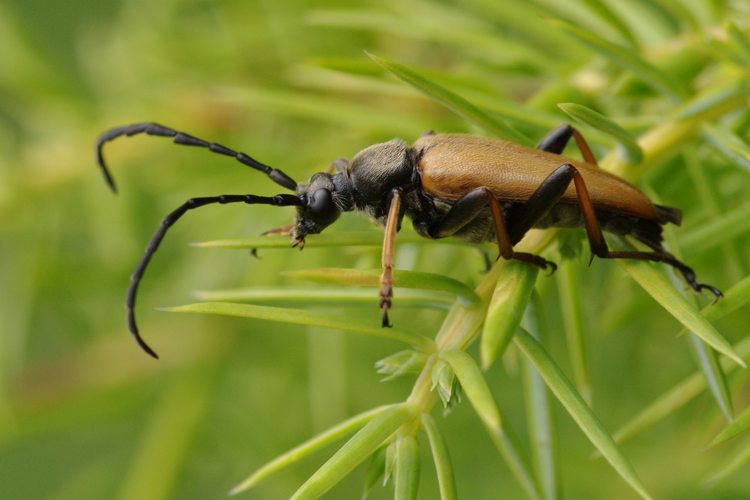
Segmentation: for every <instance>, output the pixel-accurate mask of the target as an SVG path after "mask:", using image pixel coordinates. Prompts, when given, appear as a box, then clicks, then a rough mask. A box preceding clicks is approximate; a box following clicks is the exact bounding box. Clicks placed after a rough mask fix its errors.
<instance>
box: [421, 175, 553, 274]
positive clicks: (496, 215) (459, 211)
mask: <svg viewBox="0 0 750 500" xmlns="http://www.w3.org/2000/svg"><path fill="white" fill-rule="evenodd" d="M487 205H489V207H490V211H491V212H492V218H493V221H494V225H495V235H496V236H495V238H496V240H497V246H498V249H499V251H500V256H502V257H503V258H505V259H515V260H521V261H523V262H527V263H529V264H533V265H535V266H538V267H541V268H542V269H546V268H548V267H549V268H551V269H552V270H553V271H554V270H555V269H556V268H557V266H556V265H555V264H554V263H553V262H550V261H548V260H546V259H544V258H542V257H540V256H538V255H534V254H530V253H526V252H516V251H515V250H513V245H514V243H515V242H513V241H511V238H510V235H509V234H508V231H507V228H506V224H505V219H504V218H503V213H502V210H501V208H500V202H499V201H498V200H497V197H496V196H495V195H494V193H493V192H492V191H491V190H490V189H489V188H486V187H479V188H476V189H473V190H471V191H469V192H468V193H466V194H465V195H464V196H462V197H461V198H459V199H458V201H456V203H454V204H453V206H452V207H451V208H450V210H449V211H448V212H447V213H446V214H445V215H444V216H443V218H442V219H440V220H439V221H438V222H437V223H435V224H433V225H432V226H430V228H429V230H428V231H429V234H430V236H431V237H432V238H446V237H448V236H453V235H454V234H456V233H457V232H458V231H459V230H461V229H462V228H463V227H465V226H467V225H468V224H470V223H471V222H472V221H474V219H476V218H477V217H478V216H480V215H481V214H483V213H486V212H484V210H485V208H486V207H487Z"/></svg>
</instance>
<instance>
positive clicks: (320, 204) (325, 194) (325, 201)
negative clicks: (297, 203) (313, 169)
mask: <svg viewBox="0 0 750 500" xmlns="http://www.w3.org/2000/svg"><path fill="white" fill-rule="evenodd" d="M307 206H308V208H309V209H310V211H311V212H312V213H314V214H315V215H319V216H325V215H326V214H327V213H329V212H331V211H335V210H336V205H334V203H333V196H331V191H330V190H328V189H326V188H321V189H316V190H315V192H314V193H313V194H312V195H311V196H310V197H309V198H308V199H307Z"/></svg>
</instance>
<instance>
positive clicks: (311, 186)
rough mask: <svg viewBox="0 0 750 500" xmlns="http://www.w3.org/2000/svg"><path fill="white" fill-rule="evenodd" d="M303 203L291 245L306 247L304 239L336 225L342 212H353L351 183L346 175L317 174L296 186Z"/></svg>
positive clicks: (298, 213) (342, 173)
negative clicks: (305, 182)
mask: <svg viewBox="0 0 750 500" xmlns="http://www.w3.org/2000/svg"><path fill="white" fill-rule="evenodd" d="M297 195H298V196H299V198H300V201H301V202H302V203H301V205H300V206H298V207H297V220H296V221H295V223H294V229H293V230H292V246H298V245H304V242H305V236H307V235H308V234H318V233H320V232H321V231H323V229H325V228H327V227H328V226H330V225H331V224H333V223H334V222H335V221H336V219H338V218H339V216H340V215H341V212H344V211H348V210H351V209H352V206H353V203H352V196H351V182H350V181H349V179H348V177H347V175H346V172H343V171H342V172H338V173H337V174H335V175H330V174H327V173H318V174H315V175H313V176H312V177H311V178H310V181H309V182H308V183H307V184H300V185H299V186H298V187H297Z"/></svg>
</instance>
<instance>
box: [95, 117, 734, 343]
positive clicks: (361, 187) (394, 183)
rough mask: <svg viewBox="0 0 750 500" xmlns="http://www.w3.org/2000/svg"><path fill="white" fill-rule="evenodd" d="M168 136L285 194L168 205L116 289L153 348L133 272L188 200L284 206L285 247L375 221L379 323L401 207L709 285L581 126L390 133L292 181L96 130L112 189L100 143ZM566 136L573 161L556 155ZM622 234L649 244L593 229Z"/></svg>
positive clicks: (247, 161)
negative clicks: (161, 141) (531, 132)
mask: <svg viewBox="0 0 750 500" xmlns="http://www.w3.org/2000/svg"><path fill="white" fill-rule="evenodd" d="M143 133H145V134H147V135H153V136H162V137H170V138H172V139H173V142H174V143H175V144H182V145H187V146H198V147H202V148H206V149H208V150H209V151H211V152H212V153H218V154H221V155H225V156H229V157H233V158H235V159H236V160H237V161H238V162H240V163H241V164H243V165H245V166H248V167H250V168H253V169H255V170H258V171H260V172H262V173H264V174H265V175H266V176H268V178H269V179H271V180H272V181H274V182H275V183H276V184H279V185H280V186H282V187H284V188H286V189H288V190H289V191H292V192H293V193H294V194H278V195H276V196H256V195H253V194H226V195H219V196H207V197H200V198H191V199H189V200H187V201H186V202H185V203H183V204H182V205H180V206H179V207H177V208H176V209H175V210H174V211H172V212H171V213H170V214H169V215H167V216H166V217H165V218H164V220H162V222H161V225H160V226H159V228H158V229H157V230H156V232H155V233H154V235H153V236H152V237H151V240H150V242H149V243H148V246H147V247H146V251H145V253H144V255H143V257H142V258H141V260H140V262H139V263H138V265H137V266H136V268H135V271H134V272H133V275H132V277H131V282H130V287H129V288H128V292H127V297H126V302H125V304H126V309H127V321H128V328H129V330H130V332H131V333H132V334H133V336H134V337H135V339H136V341H137V342H138V344H139V345H140V346H141V348H142V349H143V350H144V351H146V352H147V353H148V354H150V355H151V356H153V357H155V358H158V356H157V355H156V353H155V352H154V351H153V350H152V349H151V347H149V346H148V344H146V342H145V341H144V340H143V338H142V337H141V335H140V333H139V331H138V326H137V325H136V321H135V301H136V294H137V291H138V285H139V284H140V282H141V279H142V277H143V273H144V271H145V270H146V267H147V266H148V263H149V262H150V261H151V258H152V257H153V255H154V253H155V252H156V250H157V248H158V247H159V244H160V243H161V241H162V239H163V238H164V236H165V234H166V232H167V230H168V229H169V228H170V227H171V226H172V225H173V224H174V223H175V222H177V220H178V219H179V218H180V217H182V216H183V215H185V213H186V212H188V211H189V210H192V209H195V208H199V207H203V206H206V205H210V204H215V203H220V204H225V203H247V204H251V205H253V204H262V205H274V206H294V207H296V208H297V217H296V221H295V222H294V224H293V225H290V226H288V227H286V228H280V230H275V232H276V233H277V234H278V233H279V232H282V233H286V234H289V235H290V236H291V244H292V246H293V247H299V248H302V247H303V246H304V243H305V236H307V235H308V234H317V233H320V232H321V231H323V229H325V228H326V227H328V226H329V225H331V224H332V223H334V222H335V221H336V219H338V217H339V216H340V215H341V213H342V212H350V211H353V210H359V211H363V212H365V213H366V214H367V215H369V216H370V217H371V218H372V219H373V220H374V221H376V222H377V223H378V224H380V225H381V226H383V227H384V228H385V237H384V241H383V253H382V268H383V272H382V274H381V277H380V309H381V311H382V326H383V327H387V326H390V322H389V319H388V310H389V309H390V307H391V298H392V296H393V271H392V269H393V253H394V245H395V240H396V233H397V232H398V230H399V228H400V226H401V221H402V220H403V218H404V216H408V217H409V218H410V219H411V221H412V224H413V225H414V229H415V230H416V232H417V233H418V234H420V235H421V236H424V237H426V238H433V239H434V238H445V237H448V236H454V237H458V238H462V239H465V240H468V241H470V242H477V243H479V242H485V241H494V242H496V243H497V246H498V249H499V253H500V256H501V257H503V258H505V259H516V260H520V261H523V262H527V263H529V264H531V265H535V266H538V267H541V268H550V269H552V270H553V271H554V269H556V267H557V266H556V265H555V264H554V263H552V262H550V261H548V260H546V259H544V258H543V257H541V256H539V255H535V254H531V253H525V252H518V251H515V250H514V248H513V247H514V245H515V244H516V243H518V242H519V241H520V240H521V238H523V236H524V235H525V234H526V232H527V231H528V230H529V229H531V228H532V227H537V228H546V227H575V226H581V225H582V226H583V227H584V228H585V230H586V234H587V237H588V241H589V246H590V248H591V259H593V258H594V256H596V257H599V258H602V259H638V260H648V261H655V262H663V263H665V264H668V265H670V266H672V267H674V268H675V269H676V270H677V271H679V272H680V274H682V276H683V277H684V278H685V281H686V282H687V284H688V285H689V286H690V287H691V288H692V289H693V290H695V291H696V292H700V291H701V290H708V291H710V292H711V293H713V294H714V296H715V297H716V298H719V297H721V296H722V293H721V291H720V290H719V289H718V288H716V287H713V286H711V285H707V284H702V283H698V282H697V280H696V277H695V273H694V272H693V270H692V269H691V268H690V267H688V266H687V265H686V264H684V263H682V262H680V261H679V260H677V258H675V257H674V256H673V255H672V254H670V253H669V252H667V251H666V250H665V249H664V248H663V247H662V225H664V224H666V223H672V224H676V225H679V224H680V221H681V217H682V216H681V212H680V210H679V209H676V208H672V207H667V206H662V205H656V204H653V203H652V202H651V201H650V200H649V199H648V198H647V197H646V196H645V195H644V194H643V193H641V192H640V191H639V190H638V189H636V188H635V187H634V186H632V185H631V184H629V183H627V182H626V181H624V180H623V179H621V178H619V177H617V176H615V175H612V174H610V173H608V172H605V171H604V170H601V169H600V168H599V167H598V165H597V162H596V159H595V158H594V156H593V154H592V153H591V149H590V148H589V146H588V144H587V143H586V140H585V139H584V138H583V136H582V135H581V134H580V133H579V132H578V131H577V130H576V129H574V128H573V127H571V126H570V125H561V126H559V127H557V128H556V129H554V130H552V131H551V132H550V133H549V134H547V135H546V136H545V137H544V138H543V139H542V141H541V142H540V143H539V144H538V145H537V147H536V149H534V148H529V147H525V146H520V145H517V144H513V143H510V142H506V141H502V140H499V139H489V138H484V137H477V136H472V135H462V134H435V133H433V132H426V133H424V134H422V136H420V137H419V139H417V141H416V142H414V144H413V145H412V146H408V145H407V144H406V143H405V142H404V141H403V140H401V139H392V140H390V141H388V142H384V143H381V144H374V145H372V146H369V147H367V148H365V149H364V150H362V151H360V152H359V153H358V154H357V155H355V156H354V158H353V159H352V161H351V162H348V161H346V160H336V161H335V162H333V163H332V164H331V167H330V168H329V170H328V171H326V172H320V173H316V174H314V175H313V176H312V177H311V178H310V180H309V181H308V182H307V183H306V184H298V183H297V182H296V181H294V180H293V179H292V178H291V177H289V176H288V175H287V174H285V173H284V172H282V171H281V170H279V169H276V168H273V167H270V166H268V165H265V164H263V163H261V162H259V161H257V160H255V159H254V158H252V157H250V156H249V155H247V154H245V153H242V152H238V151H235V150H233V149H230V148H228V147H226V146H222V145H220V144H216V143H212V142H208V141H205V140H203V139H199V138H197V137H194V136H192V135H189V134H186V133H184V132H179V131H177V130H175V129H171V128H169V127H165V126H162V125H159V124H156V123H136V124H132V125H126V126H122V127H117V128H113V129H111V130H109V131H107V132H104V133H103V134H101V135H100V136H99V138H98V140H97V141H96V161H97V163H98V165H99V167H100V168H101V171H102V173H103V175H104V178H105V180H106V182H107V184H108V185H109V187H110V188H111V189H112V190H113V191H116V189H115V183H114V180H113V178H112V176H111V174H110V172H109V170H108V168H107V166H106V163H105V161H104V156H103V154H102V148H103V146H104V144H105V143H107V142H109V141H112V140H113V139H116V138H117V137H120V136H133V135H137V134H143ZM571 138H573V139H574V140H575V142H576V144H577V146H578V149H579V150H580V152H581V155H582V156H583V161H577V160H572V159H570V158H566V157H564V156H562V155H561V154H562V152H563V149H564V148H565V146H566V145H567V143H568V142H569V141H570V139H571ZM603 230H604V231H608V232H611V233H614V234H619V235H623V236H624V235H628V236H631V237H633V238H635V239H636V240H638V241H640V242H641V243H643V244H645V245H646V246H647V247H648V248H650V249H651V251H611V250H610V249H609V247H608V246H607V242H606V241H605V239H604V235H603V233H602V231H603Z"/></svg>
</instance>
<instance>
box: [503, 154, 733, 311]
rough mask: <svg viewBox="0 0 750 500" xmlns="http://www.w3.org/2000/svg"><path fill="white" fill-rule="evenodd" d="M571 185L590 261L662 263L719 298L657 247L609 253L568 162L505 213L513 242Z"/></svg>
mask: <svg viewBox="0 0 750 500" xmlns="http://www.w3.org/2000/svg"><path fill="white" fill-rule="evenodd" d="M571 182H573V184H574V185H575V188H576V196H577V197H578V207H579V210H580V211H581V215H582V216H583V225H584V227H585V229H586V234H587V236H588V240H589V246H590V248H591V254H592V255H591V258H592V259H593V258H594V256H596V257H599V258H601V259H636V260H648V261H652V262H663V263H665V264H669V265H670V266H672V267H674V268H675V269H677V270H678V271H679V272H680V274H682V276H683V277H684V278H685V281H686V282H687V283H688V285H690V287H691V288H692V289H693V290H695V291H696V292H700V291H701V290H709V291H710V292H711V293H713V294H714V295H715V296H716V297H721V296H722V293H721V291H720V290H719V289H717V288H716V287H713V286H711V285H706V284H703V283H698V282H697V280H696V277H695V272H694V271H693V270H692V269H691V268H690V267H689V266H687V265H686V264H684V263H683V262H680V261H679V260H677V258H676V257H675V256H674V255H672V254H670V253H669V252H667V251H666V250H663V249H661V248H659V249H655V251H653V252H641V251H623V252H621V251H617V252H612V251H610V250H609V247H608V246H607V242H606V241H605V240H604V234H603V233H602V228H601V226H600V225H599V221H598V220H597V218H596V212H595V211H594V206H593V204H592V203H591V198H590V197H589V192H588V189H587V188H586V183H585V182H584V180H583V176H582V175H581V174H580V173H579V172H578V169H576V168H575V167H574V166H573V165H571V164H570V163H566V164H564V165H561V166H560V167H558V168H557V169H556V170H555V171H553V172H552V173H551V174H550V175H549V176H548V177H547V178H546V179H545V180H544V182H542V184H541V185H540V186H539V188H537V190H536V191H535V192H534V194H533V195H531V197H530V198H529V200H528V201H527V202H526V203H524V204H523V205H518V206H515V207H513V209H511V210H510V213H509V214H508V226H509V228H508V233H509V234H510V239H511V241H512V242H513V243H515V242H517V241H519V240H520V239H521V238H522V237H523V235H524V234H525V233H526V231H528V230H529V229H531V227H533V226H534V224H536V222H538V221H539V219H540V218H541V217H543V216H544V215H545V214H546V213H547V212H548V211H549V210H550V208H552V207H553V206H554V205H555V204H556V203H557V202H558V201H559V200H560V198H562V195H563V193H565V190H566V189H567V188H568V186H569V185H570V183H571Z"/></svg>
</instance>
